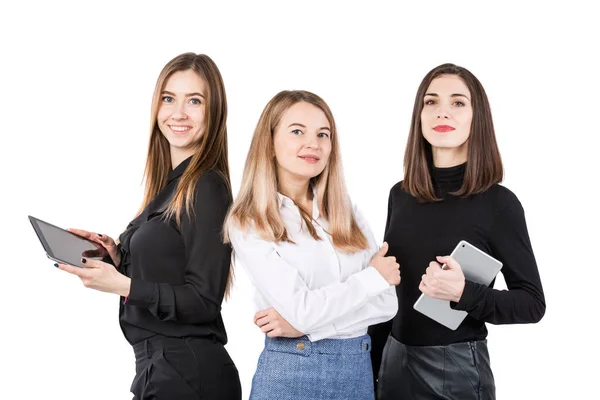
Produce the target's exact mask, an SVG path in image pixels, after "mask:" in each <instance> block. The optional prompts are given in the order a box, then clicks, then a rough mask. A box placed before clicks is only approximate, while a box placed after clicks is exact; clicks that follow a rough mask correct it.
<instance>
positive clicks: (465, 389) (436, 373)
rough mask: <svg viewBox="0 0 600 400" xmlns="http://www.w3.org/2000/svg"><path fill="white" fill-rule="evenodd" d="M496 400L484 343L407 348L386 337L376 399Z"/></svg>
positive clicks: (484, 341)
mask: <svg viewBox="0 0 600 400" xmlns="http://www.w3.org/2000/svg"><path fill="white" fill-rule="evenodd" d="M495 398H496V387H495V384H494V375H493V374H492V370H491V368H490V355H489V353H488V349H487V341H486V340H479V341H472V342H464V343H454V344H450V345H447V346H407V345H405V344H402V343H400V342H398V341H397V340H396V339H394V338H393V337H392V335H390V336H389V337H388V340H387V343H386V345H385V348H384V350H383V356H382V359H381V368H380V369H379V377H378V384H377V399H378V400H405V399H415V400H420V399H446V400H454V399H456V400H470V399H473V400H475V399H477V400H488V399H495Z"/></svg>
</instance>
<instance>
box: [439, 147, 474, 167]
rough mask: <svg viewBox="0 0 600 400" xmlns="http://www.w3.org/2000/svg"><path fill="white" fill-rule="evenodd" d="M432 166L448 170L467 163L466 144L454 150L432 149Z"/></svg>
mask: <svg viewBox="0 0 600 400" xmlns="http://www.w3.org/2000/svg"><path fill="white" fill-rule="evenodd" d="M431 153H432V155H433V165H434V166H435V167H436V168H449V167H454V166H456V165H460V164H464V163H466V162H467V143H464V144H463V145H461V146H459V147H455V148H443V147H432V148H431Z"/></svg>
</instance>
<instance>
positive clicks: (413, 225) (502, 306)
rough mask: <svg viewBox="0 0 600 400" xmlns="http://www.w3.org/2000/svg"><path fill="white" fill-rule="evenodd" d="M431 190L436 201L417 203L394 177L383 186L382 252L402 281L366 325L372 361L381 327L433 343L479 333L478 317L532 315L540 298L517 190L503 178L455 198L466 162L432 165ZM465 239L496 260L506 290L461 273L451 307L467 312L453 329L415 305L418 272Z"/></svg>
mask: <svg viewBox="0 0 600 400" xmlns="http://www.w3.org/2000/svg"><path fill="white" fill-rule="evenodd" d="M431 168H432V169H431V174H432V180H433V183H434V186H435V188H436V192H437V195H438V196H442V197H443V201H441V202H436V203H418V202H417V200H416V199H415V198H414V197H412V196H411V195H410V194H409V193H407V192H405V191H404V190H402V188H401V183H398V184H396V185H395V186H394V187H393V188H392V189H391V191H390V197H389V203H388V216H387V222H386V228H385V238H384V240H385V241H387V242H388V244H389V251H388V254H387V255H391V256H395V257H396V259H397V261H398V263H399V264H400V271H401V273H402V282H401V283H400V285H399V286H397V287H396V292H397V294H398V302H399V308H398V313H397V315H396V316H395V317H394V318H393V319H392V320H391V321H389V322H388V323H384V324H380V325H376V326H373V327H371V328H370V329H369V334H370V335H371V336H372V339H373V352H372V354H371V355H372V359H373V367H374V370H375V372H377V371H378V369H379V362H380V360H381V352H382V350H383V346H384V345H385V341H386V339H387V335H388V334H389V333H390V332H391V334H392V336H393V337H394V338H395V339H396V340H398V341H400V342H402V343H404V344H407V345H413V346H436V345H447V344H451V343H456V342H465V341H470V340H481V339H485V338H486V336H487V329H486V327H485V323H486V322H488V323H492V324H517V323H533V322H537V321H539V320H540V319H541V318H542V316H543V315H544V312H545V309H546V303H545V300H544V292H543V290H542V283H541V281H540V275H539V272H538V268H537V264H536V261H535V257H534V254H533V250H532V248H531V242H530V240H529V235H528V233H527V225H526V223H525V214H524V211H523V207H522V206H521V203H520V202H519V200H518V199H517V197H516V196H515V195H514V194H513V193H512V192H511V191H510V190H508V189H506V188H505V187H504V186H501V185H494V186H492V187H491V188H490V189H488V190H487V191H486V192H484V193H481V194H477V195H473V196H469V197H467V198H460V197H456V196H453V195H451V194H450V192H454V191H456V190H458V189H460V187H461V186H462V183H463V180H464V174H465V170H466V164H462V165H459V166H456V167H451V168H434V167H431ZM462 239H464V240H466V241H467V242H469V243H471V244H473V245H474V246H476V247H478V248H479V249H481V250H483V251H484V252H486V253H488V254H490V255H491V256H493V257H495V258H496V259H498V260H499V261H501V262H502V263H503V267H502V275H503V276H504V280H505V281H506V285H507V287H508V289H509V290H508V291H506V290H494V289H493V286H494V282H492V283H491V285H490V287H488V286H486V285H481V284H478V283H474V282H470V281H466V283H465V288H464V291H463V294H462V297H461V299H460V301H459V302H458V303H454V302H451V307H453V308H455V309H457V310H464V311H466V312H467V313H468V316H467V317H466V319H465V320H464V321H463V323H462V324H461V325H460V326H459V327H458V328H457V329H456V330H455V331H453V330H450V329H448V328H446V327H445V326H443V325H441V324H439V323H437V322H435V321H434V320H432V319H429V318H428V317H426V316H425V315H423V314H421V313H419V312H418V311H415V310H414V309H413V305H414V303H415V301H416V300H417V299H418V297H419V296H420V295H421V292H420V290H419V283H420V281H421V276H422V275H423V274H424V273H425V270H426V269H427V267H428V266H429V263H430V262H431V261H435V257H436V256H443V255H448V254H450V253H451V252H452V250H453V249H454V247H455V246H456V244H457V243H458V242H459V241H460V240H462Z"/></svg>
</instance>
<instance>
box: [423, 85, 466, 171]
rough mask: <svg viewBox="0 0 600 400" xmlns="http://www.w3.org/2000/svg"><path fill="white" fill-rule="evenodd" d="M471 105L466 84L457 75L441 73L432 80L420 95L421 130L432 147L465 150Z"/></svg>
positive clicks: (457, 150)
mask: <svg viewBox="0 0 600 400" xmlns="http://www.w3.org/2000/svg"><path fill="white" fill-rule="evenodd" d="M472 120H473V108H472V106H471V93H470V92H469V89H468V88H467V85H465V83H464V82H463V80H462V79H461V78H459V77H458V76H456V75H441V76H440V77H438V78H436V79H434V80H433V81H431V84H430V85H429V87H428V88H427V91H426V93H425V97H424V98H423V110H422V111H421V130H422V133H423V137H424V138H425V140H427V142H429V144H431V147H432V149H433V152H434V155H435V152H436V150H438V149H444V150H453V151H454V152H460V153H461V154H462V153H464V161H466V152H467V144H468V139H469V135H470V133H471V121H472Z"/></svg>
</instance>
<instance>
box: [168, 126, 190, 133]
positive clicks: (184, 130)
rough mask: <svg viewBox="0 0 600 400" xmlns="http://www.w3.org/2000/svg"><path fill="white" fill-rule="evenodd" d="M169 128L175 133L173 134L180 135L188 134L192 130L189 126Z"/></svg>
mask: <svg viewBox="0 0 600 400" xmlns="http://www.w3.org/2000/svg"><path fill="white" fill-rule="evenodd" d="M169 128H170V129H171V131H173V133H175V134H178V135H181V134H184V133H187V132H189V131H190V130H191V129H192V127H191V126H187V125H169Z"/></svg>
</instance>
